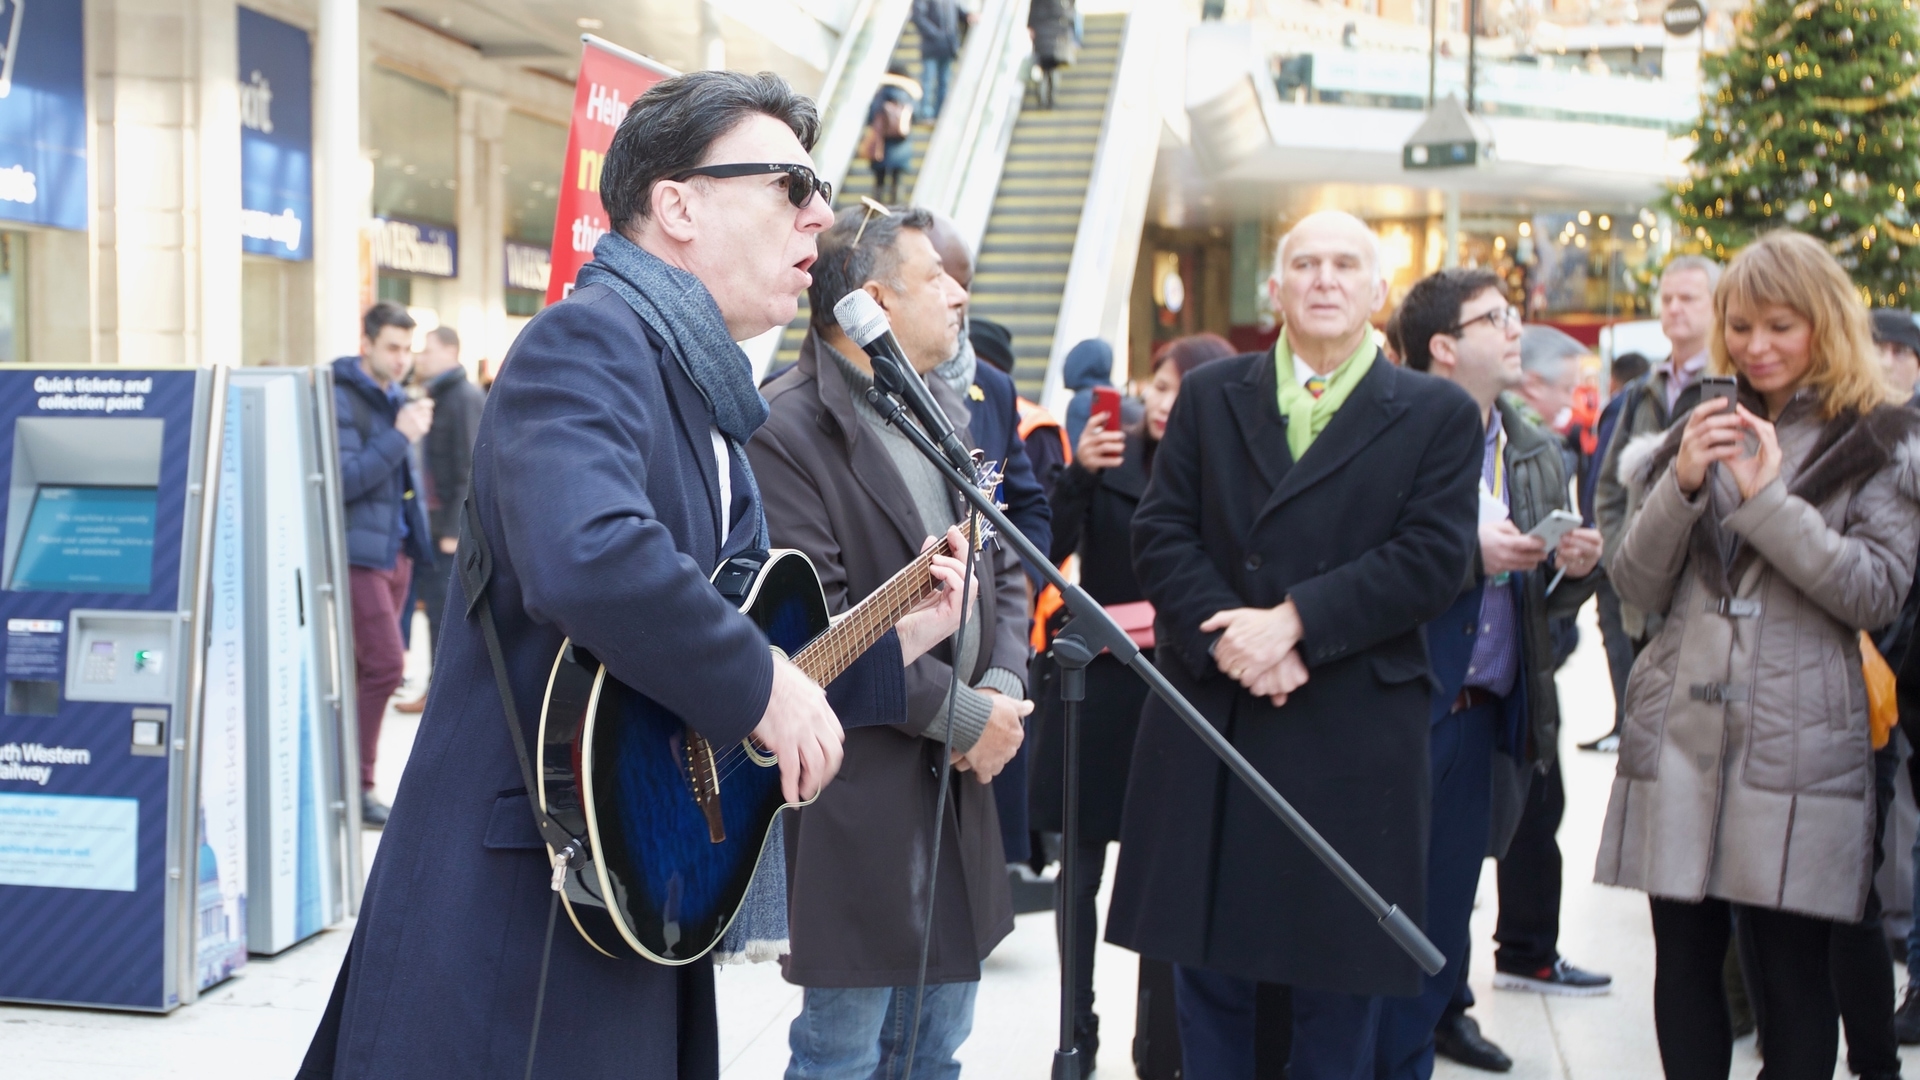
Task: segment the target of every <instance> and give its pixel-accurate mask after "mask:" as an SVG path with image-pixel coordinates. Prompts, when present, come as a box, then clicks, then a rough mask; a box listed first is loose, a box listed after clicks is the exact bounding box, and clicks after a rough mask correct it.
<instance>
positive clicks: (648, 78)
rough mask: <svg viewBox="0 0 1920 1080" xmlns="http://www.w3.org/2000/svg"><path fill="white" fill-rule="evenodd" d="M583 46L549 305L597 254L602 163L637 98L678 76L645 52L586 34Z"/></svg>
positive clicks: (603, 228) (603, 224)
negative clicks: (668, 79) (621, 123)
mask: <svg viewBox="0 0 1920 1080" xmlns="http://www.w3.org/2000/svg"><path fill="white" fill-rule="evenodd" d="M584 40H585V42H586V45H585V47H584V48H582V49H581V50H580V82H579V84H578V85H577V86H575V87H574V91H573V124H572V126H571V127H570V128H569V129H568V130H567V160H566V163H565V166H564V169H563V171H562V172H561V174H560V205H559V207H558V208H557V209H556V210H555V212H554V218H553V270H552V273H551V275H550V276H549V277H548V278H547V303H549V304H552V303H556V302H558V301H559V300H560V299H561V298H563V297H565V296H566V295H567V294H568V293H570V292H572V291H573V277H574V275H575V274H577V273H579V272H580V268H581V267H582V266H585V265H586V263H587V261H588V260H589V259H591V258H593V245H594V244H596V243H598V242H599V240H600V238H601V237H602V236H605V235H606V233H607V208H606V207H605V206H602V205H601V204H600V164H601V162H602V161H604V160H605V158H606V155H607V148H608V147H609V146H612V145H613V133H614V131H615V130H616V129H618V128H619V127H620V121H621V120H622V119H623V118H624V117H625V116H626V115H627V106H629V105H631V104H632V103H633V99H635V98H637V97H639V96H640V95H641V94H643V93H646V91H647V88H648V87H650V86H652V85H653V84H654V83H657V82H659V81H661V80H662V79H667V78H670V77H672V76H673V75H675V74H677V73H676V72H675V71H673V69H671V68H668V67H665V66H663V65H661V64H656V63H654V62H653V61H651V60H648V59H647V58H646V57H644V56H640V55H638V54H635V53H631V52H628V51H627V50H625V49H622V48H620V47H619V46H617V45H614V44H612V43H610V42H605V41H601V40H600V39H599V38H596V37H594V36H592V35H591V34H589V35H586V37H585V38H584Z"/></svg>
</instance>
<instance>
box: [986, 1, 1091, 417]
mask: <svg viewBox="0 0 1920 1080" xmlns="http://www.w3.org/2000/svg"><path fill="white" fill-rule="evenodd" d="M1126 22H1127V17H1126V16H1125V15H1089V16H1087V17H1086V41H1085V44H1084V46H1083V47H1082V48H1081V50H1080V55H1079V58H1078V62H1077V63H1075V64H1073V65H1072V66H1071V67H1066V68H1062V69H1060V71H1059V72H1058V73H1057V75H1056V80H1057V81H1056V83H1055V104H1054V108H1052V109H1040V108H1037V107H1035V106H1034V104H1033V102H1032V98H1031V97H1029V99H1028V101H1027V103H1026V105H1025V106H1024V107H1023V108H1022V109H1021V112H1020V117H1019V120H1018V121H1016V122H1015V124H1014V128H1013V139H1012V143H1011V145H1010V147H1009V149H1008V152H1007V160H1006V167H1005V170H1004V172H1002V174H1001V177H1000V186H999V190H998V192H997V193H996V194H995V196H994V200H993V210H992V214H991V216H990V217H989V218H988V220H987V231H986V235H985V237H984V238H983V239H982V241H981V244H980V257H979V260H978V261H979V266H978V269H977V270H976V272H975V274H974V277H973V307H972V310H973V312H974V313H975V314H976V315H978V316H980V317H983V318H988V319H992V320H994V321H995V322H999V323H1002V324H1004V325H1005V326H1006V327H1007V328H1008V329H1009V330H1011V331H1012V332H1013V351H1014V356H1015V358H1016V360H1017V366H1016V368H1015V370H1014V380H1015V382H1016V383H1018V384H1019V387H1020V392H1021V393H1022V394H1024V395H1026V396H1027V397H1029V398H1032V399H1034V400H1039V399H1040V397H1041V388H1042V383H1043V381H1044V380H1045V378H1046V375H1047V363H1048V358H1049V357H1050V355H1051V354H1052V352H1053V348H1054V341H1053V337H1054V326H1055V322H1056V319H1057V317H1058V315H1059V312H1060V306H1061V299H1062V295H1063V293H1064V292H1065V290H1066V286H1067V268H1068V264H1069V263H1070V262H1071V261H1072V258H1073V246H1074V238H1075V234H1076V232H1077V230H1078V229H1079V227H1080V212H1081V208H1082V206H1083V205H1084V204H1085V202H1086V197H1087V188H1088V181H1089V179H1090V177H1091V173H1092V170H1093V163H1094V154H1095V150H1096V149H1097V148H1098V145H1099V142H1100V129H1101V123H1102V121H1103V120H1104V119H1105V117H1106V112H1107V98H1108V96H1109V94H1110V93H1111V92H1112V89H1113V82H1114V72H1115V69H1116V67H1117V65H1118V61H1119V56H1120V45H1121V40H1122V37H1123V34H1124V32H1125V29H1126Z"/></svg>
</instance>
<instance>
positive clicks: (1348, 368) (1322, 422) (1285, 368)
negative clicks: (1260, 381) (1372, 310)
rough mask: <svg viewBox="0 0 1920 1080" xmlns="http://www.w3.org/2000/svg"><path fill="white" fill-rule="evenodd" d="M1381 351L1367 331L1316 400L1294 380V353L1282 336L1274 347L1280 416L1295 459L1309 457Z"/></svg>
mask: <svg viewBox="0 0 1920 1080" xmlns="http://www.w3.org/2000/svg"><path fill="white" fill-rule="evenodd" d="M1379 352H1380V347H1379V346H1378V345H1377V344H1375V343H1374V340H1373V332H1372V331H1368V332H1367V335H1366V336H1365V337H1364V338H1362V339H1361V341H1360V347H1359V348H1358V349H1355V350H1354V351H1353V355H1352V356H1349V357H1347V358H1346V359H1345V360H1342V361H1341V362H1340V366H1339V367H1337V368H1334V369H1333V374H1331V375H1328V376H1327V388H1326V390H1325V391H1323V392H1322V393H1321V395H1320V396H1319V397H1317V398H1316V397H1314V396H1313V395H1312V394H1310V393H1308V392H1307V390H1306V388H1305V387H1303V386H1301V385H1300V380H1299V379H1297V378H1295V377H1294V374H1293V350H1292V349H1291V348H1289V347H1288V346H1287V335H1286V334H1284V333H1283V334H1281V335H1280V340H1279V341H1277V342H1275V343H1274V345H1273V373H1274V382H1275V383H1276V384H1278V386H1279V388H1280V415H1281V416H1284V417H1286V419H1287V449H1289V450H1291V451H1293V460H1295V461H1299V460H1300V459H1301V458H1302V457H1305V456H1306V453H1307V447H1309V446H1312V445H1313V440H1314V439H1316V438H1318V437H1319V435H1320V433H1321V432H1322V431H1325V430H1326V429H1327V424H1328V423H1330V422H1331V421H1332V420H1333V414H1334V413H1337V412H1339V411H1340V406H1342V405H1344V404H1346V402H1347V395H1349V394H1351V393H1353V388H1354V387H1356V386H1359V385H1360V380H1361V379H1362V378H1365V377H1366V374H1367V372H1368V371H1369V370H1370V369H1371V368H1372V367H1373V358H1374V357H1375V356H1377V355H1379Z"/></svg>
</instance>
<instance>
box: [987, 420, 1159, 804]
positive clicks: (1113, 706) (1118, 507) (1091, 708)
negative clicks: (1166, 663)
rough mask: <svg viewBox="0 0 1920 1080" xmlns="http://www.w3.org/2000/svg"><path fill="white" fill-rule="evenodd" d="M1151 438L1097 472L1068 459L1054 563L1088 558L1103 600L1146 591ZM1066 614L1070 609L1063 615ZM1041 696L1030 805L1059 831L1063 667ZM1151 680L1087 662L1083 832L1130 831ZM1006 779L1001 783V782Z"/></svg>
mask: <svg viewBox="0 0 1920 1080" xmlns="http://www.w3.org/2000/svg"><path fill="white" fill-rule="evenodd" d="M1146 448H1147V443H1146V440H1144V439H1142V438H1141V437H1140V436H1138V435H1133V436H1129V437H1128V438H1127V450H1126V457H1125V458H1124V459H1122V461H1121V462H1120V464H1118V465H1115V466H1114V467H1113V468H1111V469H1103V470H1101V471H1100V472H1097V473H1096V472H1090V471H1088V470H1087V469H1085V468H1083V467H1081V466H1080V465H1078V464H1073V465H1069V466H1067V467H1066V468H1065V469H1063V470H1061V472H1060V479H1059V481H1058V482H1057V483H1055V484H1054V487H1053V514H1054V518H1053V529H1054V531H1053V550H1052V551H1051V552H1049V554H1050V555H1051V556H1052V558H1053V560H1054V562H1056V563H1057V562H1062V561H1064V560H1065V559H1066V557H1067V556H1069V555H1075V554H1077V555H1079V556H1080V584H1081V586H1082V587H1084V588H1085V589H1086V590H1087V594H1088V595H1089V596H1092V597H1093V598H1094V599H1095V600H1097V601H1099V602H1100V603H1102V604H1129V603H1133V602H1134V601H1137V600H1141V599H1143V597H1142V595H1141V593H1140V582H1139V581H1138V579H1136V578H1135V577H1134V575H1133V552H1132V550H1131V549H1132V536H1133V515H1134V511H1135V510H1137V509H1138V508H1139V506H1140V496H1141V495H1142V494H1143V493H1145V491H1146V489H1147V470H1146V467H1145V458H1146ZM1065 617H1066V611H1065V609H1064V608H1063V609H1061V611H1060V613H1059V615H1058V616H1057V618H1060V619H1064V618H1065ZM1043 670H1044V674H1043V676H1042V683H1041V686H1040V687H1038V688H1037V689H1036V692H1035V698H1034V700H1035V701H1036V702H1038V703H1039V712H1040V719H1039V721H1038V722H1037V723H1036V724H1035V725H1034V730H1033V742H1034V763H1033V774H1032V777H1031V779H1030V780H1029V786H1030V789H1031V792H1032V795H1031V799H1030V806H1031V811H1032V815H1033V823H1034V827H1035V828H1036V829H1040V830H1042V831H1053V832H1058V831H1059V830H1060V828H1061V815H1060V811H1061V797H1062V792H1061V788H1062V784H1061V781H1062V776H1063V765H1064V762H1065V759H1066V739H1065V736H1064V729H1063V727H1062V725H1061V705H1060V680H1059V668H1058V666H1057V665H1055V664H1054V663H1053V662H1052V661H1051V660H1049V661H1047V662H1046V663H1045V665H1043ZM1146 695H1147V687H1146V684H1145V683H1143V682H1141V681H1140V677H1139V676H1138V675H1135V674H1134V673H1133V672H1132V671H1130V670H1128V669H1127V668H1126V667H1125V666H1124V665H1122V664H1121V663H1120V661H1118V660H1115V659H1114V658H1113V657H1112V656H1109V655H1102V656H1097V657H1095V658H1094V661H1093V663H1092V664H1090V665H1088V667H1087V698H1086V704H1085V705H1084V706H1082V710H1081V717H1082V718H1083V720H1082V723H1081V725H1080V754H1079V759H1078V760H1079V763H1080V837H1081V839H1083V840H1087V841H1112V840H1118V839H1120V811H1121V807H1122V806H1123V805H1124V803H1125V799H1126V793H1127V769H1128V765H1129V763H1130V762H1131V761H1132V759H1133V740H1134V732H1135V731H1136V730H1137V729H1138V728H1139V726H1140V706H1141V704H1142V703H1143V702H1144V701H1145V700H1146ZM998 782H999V781H997V780H996V781H995V783H998Z"/></svg>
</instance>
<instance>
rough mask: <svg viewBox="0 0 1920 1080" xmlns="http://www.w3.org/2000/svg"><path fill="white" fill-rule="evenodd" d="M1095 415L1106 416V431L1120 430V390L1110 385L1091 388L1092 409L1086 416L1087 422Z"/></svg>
mask: <svg viewBox="0 0 1920 1080" xmlns="http://www.w3.org/2000/svg"><path fill="white" fill-rule="evenodd" d="M1096 416H1101V417H1105V418H1106V427H1105V430H1107V431H1119V430H1120V391H1119V390H1118V389H1116V388H1114V387H1111V386H1096V387H1094V388H1093V411H1092V412H1091V413H1090V414H1089V415H1088V416H1087V420H1088V422H1089V423H1091V422H1092V421H1093V418H1094V417H1096Z"/></svg>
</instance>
